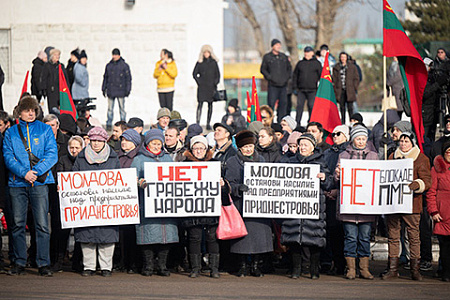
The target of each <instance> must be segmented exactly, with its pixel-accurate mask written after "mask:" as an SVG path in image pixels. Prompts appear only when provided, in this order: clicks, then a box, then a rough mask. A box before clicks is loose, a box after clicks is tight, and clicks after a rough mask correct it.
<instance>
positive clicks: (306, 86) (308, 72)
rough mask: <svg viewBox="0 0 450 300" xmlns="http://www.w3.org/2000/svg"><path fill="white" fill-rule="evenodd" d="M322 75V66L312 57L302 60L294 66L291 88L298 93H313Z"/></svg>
mask: <svg viewBox="0 0 450 300" xmlns="http://www.w3.org/2000/svg"><path fill="white" fill-rule="evenodd" d="M321 73H322V65H321V64H320V62H319V61H318V60H317V59H316V58H315V57H313V58H312V59H309V60H307V59H305V58H303V59H302V60H300V61H299V62H298V63H297V65H296V66H295V69H294V73H293V74H292V77H293V78H292V85H293V86H292V88H293V89H294V90H300V91H315V90H317V85H318V83H319V79H320V75H321Z"/></svg>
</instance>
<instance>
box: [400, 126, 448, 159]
mask: <svg viewBox="0 0 450 300" xmlns="http://www.w3.org/2000/svg"><path fill="white" fill-rule="evenodd" d="M404 136H405V137H407V138H409V140H410V141H411V143H412V144H413V146H414V145H415V143H414V140H415V138H416V136H415V135H414V133H412V132H409V131H404V132H402V134H401V135H400V138H402V137H404ZM442 154H444V152H442Z"/></svg>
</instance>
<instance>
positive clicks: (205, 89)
mask: <svg viewBox="0 0 450 300" xmlns="http://www.w3.org/2000/svg"><path fill="white" fill-rule="evenodd" d="M218 61H219V60H218V59H217V57H216V56H215V55H214V52H213V49H212V47H211V46H210V45H203V46H202V49H201V51H200V57H199V59H198V61H197V63H196V64H195V68H194V72H193V73H192V76H194V79H195V82H196V83H197V86H198V89H197V101H198V105H197V124H200V119H201V116H202V107H203V103H204V102H207V103H208V115H207V119H206V129H207V130H211V125H210V122H211V116H212V106H213V97H214V93H215V92H216V90H217V85H218V84H219V81H220V71H219V66H218V65H217V62H218Z"/></svg>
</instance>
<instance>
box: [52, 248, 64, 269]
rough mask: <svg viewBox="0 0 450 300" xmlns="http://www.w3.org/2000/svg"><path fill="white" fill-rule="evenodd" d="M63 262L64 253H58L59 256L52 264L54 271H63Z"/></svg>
mask: <svg viewBox="0 0 450 300" xmlns="http://www.w3.org/2000/svg"><path fill="white" fill-rule="evenodd" d="M63 262H64V254H61V253H58V257H57V258H56V260H55V263H54V264H53V266H52V271H53V272H55V273H57V272H62V271H63V269H62V266H63Z"/></svg>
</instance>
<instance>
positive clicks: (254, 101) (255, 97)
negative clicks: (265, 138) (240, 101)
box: [252, 76, 262, 121]
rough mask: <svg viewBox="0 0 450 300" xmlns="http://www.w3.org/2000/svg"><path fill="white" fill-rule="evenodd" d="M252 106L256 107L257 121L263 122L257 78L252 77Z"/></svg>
mask: <svg viewBox="0 0 450 300" xmlns="http://www.w3.org/2000/svg"><path fill="white" fill-rule="evenodd" d="M252 104H253V105H254V106H255V114H256V121H261V120H262V119H261V111H260V110H259V100H258V92H257V91H256V81H255V76H253V77H252Z"/></svg>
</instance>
